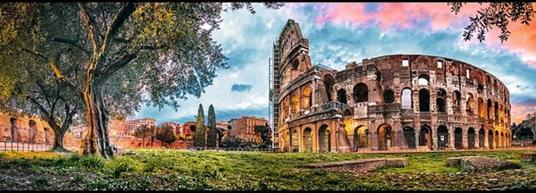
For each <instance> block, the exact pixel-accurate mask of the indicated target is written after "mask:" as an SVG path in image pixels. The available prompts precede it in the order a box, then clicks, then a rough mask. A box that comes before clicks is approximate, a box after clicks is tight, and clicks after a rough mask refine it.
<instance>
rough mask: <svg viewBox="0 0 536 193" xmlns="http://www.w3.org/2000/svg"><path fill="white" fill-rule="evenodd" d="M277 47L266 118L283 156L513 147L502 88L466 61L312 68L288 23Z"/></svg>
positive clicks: (386, 59) (399, 58) (382, 61)
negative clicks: (269, 114) (270, 115)
mask: <svg viewBox="0 0 536 193" xmlns="http://www.w3.org/2000/svg"><path fill="white" fill-rule="evenodd" d="M277 42H278V43H277V44H276V45H275V46H274V70H273V72H274V78H273V79H272V80H274V82H273V84H274V87H273V88H274V91H273V93H274V97H273V99H274V101H272V102H273V109H274V114H273V118H274V119H273V120H272V121H273V122H274V129H276V130H277V137H276V139H275V143H276V144H277V147H279V148H280V150H282V151H293V152H328V151H329V152H367V151H396V150H406V149H407V150H423V151H428V150H455V149H498V148H508V147H509V146H510V144H511V130H510V122H511V116H510V109H511V105H510V103H509V97H510V95H509V91H508V89H507V87H506V86H505V85H504V84H503V83H502V82H501V81H500V80H499V79H497V78H496V77H494V76H493V75H491V74H489V73H488V72H485V71H483V70H481V69H479V68H477V67H475V66H473V65H471V64H468V63H466V62H462V61H458V60H455V59H450V58H445V57H442V56H429V55H418V54H395V55H386V56H379V57H376V58H367V59H363V60H362V61H359V62H358V61H355V62H350V63H348V64H346V65H345V68H344V69H342V70H335V69H332V68H330V67H327V66H324V65H321V64H320V65H312V63H311V60H310V57H309V44H308V42H309V41H308V40H307V39H306V38H305V37H303V34H302V33H301V30H300V27H299V25H298V24H297V23H296V22H294V21H293V20H289V21H288V22H287V24H286V25H285V27H284V29H283V31H282V32H281V35H280V37H279V39H278V40H277ZM439 63H441V65H430V64H439ZM342 65H344V64H342Z"/></svg>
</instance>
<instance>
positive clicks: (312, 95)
mask: <svg viewBox="0 0 536 193" xmlns="http://www.w3.org/2000/svg"><path fill="white" fill-rule="evenodd" d="M317 81H318V77H317V76H316V75H315V76H313V93H312V94H311V97H313V98H312V99H311V102H312V103H313V104H311V106H312V107H317V104H316V103H317V102H316V97H317V96H316V95H317V94H316V91H317V90H318V88H317V87H318V84H317Z"/></svg>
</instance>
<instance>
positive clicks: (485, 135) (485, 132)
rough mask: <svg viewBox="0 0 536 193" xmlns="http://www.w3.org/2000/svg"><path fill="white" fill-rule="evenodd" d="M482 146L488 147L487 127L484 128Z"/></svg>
mask: <svg viewBox="0 0 536 193" xmlns="http://www.w3.org/2000/svg"><path fill="white" fill-rule="evenodd" d="M484 148H485V149H489V137H488V130H487V129H484Z"/></svg>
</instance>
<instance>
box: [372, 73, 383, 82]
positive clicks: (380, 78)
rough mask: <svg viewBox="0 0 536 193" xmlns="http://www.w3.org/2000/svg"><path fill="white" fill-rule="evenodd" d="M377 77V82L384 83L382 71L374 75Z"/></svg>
mask: <svg viewBox="0 0 536 193" xmlns="http://www.w3.org/2000/svg"><path fill="white" fill-rule="evenodd" d="M374 74H375V75H376V80H377V81H378V82H381V81H382V73H381V72H380V71H376V73H374Z"/></svg>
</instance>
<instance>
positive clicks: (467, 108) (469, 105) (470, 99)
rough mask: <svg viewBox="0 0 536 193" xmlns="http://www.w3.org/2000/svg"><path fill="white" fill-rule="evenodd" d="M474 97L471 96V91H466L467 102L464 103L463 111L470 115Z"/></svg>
mask: <svg viewBox="0 0 536 193" xmlns="http://www.w3.org/2000/svg"><path fill="white" fill-rule="evenodd" d="M474 104H475V102H474V98H473V94H471V93H467V102H466V103H465V111H466V112H467V114H468V115H471V114H472V113H473V112H474V111H473V108H474Z"/></svg>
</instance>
